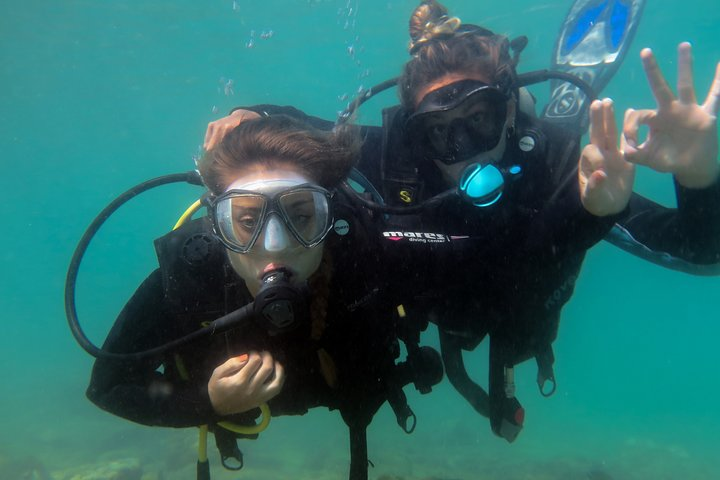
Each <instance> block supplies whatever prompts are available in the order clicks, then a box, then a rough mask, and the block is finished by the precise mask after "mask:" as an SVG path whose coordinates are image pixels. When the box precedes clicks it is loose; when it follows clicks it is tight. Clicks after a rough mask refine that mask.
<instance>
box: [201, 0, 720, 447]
mask: <svg viewBox="0 0 720 480" xmlns="http://www.w3.org/2000/svg"><path fill="white" fill-rule="evenodd" d="M590 3H592V2H590ZM621 3H622V2H605V3H602V5H601V7H602V8H600V7H598V5H597V2H594V3H592V5H593V9H592V10H586V11H584V12H583V11H581V10H582V9H581V8H580V7H583V5H584V6H585V7H587V6H588V5H589V3H588V2H587V1H584V0H578V1H577V2H576V4H575V6H574V7H573V9H572V10H571V13H573V18H572V19H571V20H570V21H568V22H566V25H567V26H569V27H568V28H574V29H576V32H575V33H577V34H576V35H570V36H564V35H563V36H561V38H564V39H569V40H564V41H562V42H559V44H558V46H557V48H558V51H561V52H563V55H564V56H565V57H568V58H571V59H572V55H573V51H581V52H582V54H584V55H585V56H587V54H588V52H591V47H597V43H598V42H597V40H598V39H599V38H603V35H606V36H609V37H610V40H612V41H610V40H608V41H607V42H606V43H605V44H603V45H605V46H606V48H607V49H608V51H607V52H605V53H606V54H607V55H604V56H602V55H601V56H600V58H601V61H598V62H597V65H596V66H595V67H588V68H596V69H598V70H597V71H596V72H595V73H597V75H596V76H595V78H596V79H597V82H596V83H594V84H593V85H591V86H593V87H595V88H598V89H599V88H602V86H604V83H607V81H608V80H609V78H608V75H607V74H606V73H607V72H603V71H602V69H604V68H617V63H616V64H615V65H611V66H610V67H608V65H609V64H610V63H612V59H613V58H614V59H617V60H618V63H619V60H621V59H622V56H623V52H624V50H623V51H620V50H622V49H625V50H626V48H627V44H626V43H623V42H629V40H628V38H629V36H631V35H630V34H629V32H631V30H630V27H629V26H630V25H633V19H632V15H634V14H639V13H638V12H640V11H641V10H642V3H643V2H641V1H634V2H630V3H631V5H632V8H631V9H629V10H627V11H619V10H618V9H620V8H624V5H625V4H624V3H623V4H622V5H620V4H621ZM578 5H579V7H578ZM575 7H578V8H575ZM596 7H597V8H596ZM618 18H619V19H624V21H623V22H620V24H619V25H615V24H613V23H612V22H613V21H614V20H616V19H618ZM582 22H585V23H584V24H583V23H582ZM603 29H605V30H603ZM613 29H617V30H613ZM616 34H617V35H616ZM410 37H411V42H410V49H409V50H410V53H411V55H412V58H411V59H410V60H409V61H408V62H407V63H406V64H405V66H404V69H403V72H402V75H401V76H400V78H399V80H398V82H397V84H398V90H399V96H400V99H401V105H399V106H395V107H391V108H388V109H385V110H384V111H383V125H382V127H381V128H380V127H364V131H363V136H364V139H365V141H364V144H363V148H362V156H361V161H360V163H359V166H358V168H359V169H360V170H361V171H362V172H363V173H364V175H365V176H366V177H367V178H368V179H369V180H370V182H371V183H373V184H374V185H375V186H376V187H377V189H378V190H379V191H380V192H381V194H382V197H383V199H384V204H383V205H378V203H379V202H375V205H374V207H375V208H378V209H379V210H381V211H384V212H385V213H386V214H388V215H389V216H388V217H387V225H386V226H385V227H384V232H383V235H384V238H385V239H386V241H387V242H388V243H390V244H391V247H389V248H390V249H391V252H392V253H391V255H395V256H402V255H407V261H406V262H405V266H404V269H405V270H404V272H403V273H404V274H405V275H407V276H409V277H411V278H414V281H415V287H416V288H417V290H418V293H417V295H416V299H415V301H414V302H408V303H406V305H405V307H406V310H407V312H408V315H417V316H421V317H423V318H428V319H430V320H431V321H432V322H434V323H436V324H437V326H438V329H439V332H440V338H441V347H442V356H443V360H444V365H445V369H446V373H447V375H448V378H449V380H450V381H451V383H452V384H453V386H454V387H455V388H456V389H457V390H458V392H460V393H461V394H462V396H463V397H464V398H466V400H467V401H468V402H469V403H470V404H471V405H472V406H473V408H474V409H475V410H476V411H477V412H478V413H480V414H481V415H483V416H486V417H488V418H489V420H490V424H491V427H492V430H493V432H494V433H495V434H497V435H498V436H500V437H502V438H505V439H506V440H507V441H510V442H511V441H513V440H514V439H515V438H516V437H517V435H518V434H519V432H520V430H521V429H522V425H523V422H524V410H523V408H522V406H521V404H520V402H519V401H518V399H517V397H516V395H515V383H514V366H515V365H517V364H518V363H521V362H523V361H525V360H527V359H530V358H535V360H536V362H537V365H538V377H537V382H538V386H539V389H540V391H541V393H542V394H543V395H546V396H547V395H551V394H552V393H553V392H554V391H555V388H556V379H555V375H554V371H553V364H554V360H555V359H554V355H553V351H552V343H553V341H554V340H555V338H556V336H557V331H558V327H559V321H560V313H561V310H562V307H563V306H564V305H565V304H566V303H567V302H568V301H569V300H570V298H571V296H572V293H573V290H574V286H575V283H576V281H577V279H578V275H579V273H580V268H581V265H582V262H583V260H584V257H585V253H586V251H587V250H588V249H589V248H590V247H592V246H593V245H594V244H595V243H597V242H598V241H600V240H602V239H604V238H606V239H608V240H610V241H611V242H612V243H614V244H616V245H618V246H620V247H621V248H624V249H626V250H627V251H629V252H631V253H633V254H635V255H638V256H640V257H641V258H645V259H647V260H649V261H652V262H655V263H657V264H659V265H662V266H664V267H667V268H672V269H676V270H679V271H683V272H687V273H691V274H697V275H717V274H719V273H720V182H719V181H718V176H719V173H720V164H719V163H718V133H717V120H716V119H717V113H718V109H719V108H720V100H719V97H720V65H719V66H718V68H717V70H716V74H715V79H714V82H713V85H712V87H711V89H710V92H709V94H708V97H707V100H706V101H705V103H704V104H702V105H699V104H697V101H696V98H695V92H694V88H693V86H692V66H691V51H690V50H691V49H690V45H689V44H687V43H683V44H680V46H679V47H678V66H679V79H678V94H679V97H677V98H676V97H675V95H674V94H673V93H672V91H671V90H670V88H669V86H668V84H667V82H666V81H665V79H664V78H663V76H662V74H661V72H660V70H659V68H658V65H657V62H656V60H655V57H654V55H653V54H652V52H651V51H650V50H649V49H645V50H643V51H642V52H641V59H642V62H643V67H644V69H645V72H646V74H647V77H648V81H649V83H650V87H651V90H652V92H653V94H654V96H655V98H656V100H657V103H658V108H657V109H656V110H639V111H635V110H628V113H627V114H626V115H625V120H624V125H623V128H622V136H621V140H620V144H618V136H619V132H618V128H617V126H616V123H615V119H614V106H613V103H612V101H611V100H609V99H604V100H595V101H593V102H592V103H591V105H589V113H588V108H587V107H588V105H587V104H588V103H590V102H589V100H588V101H587V102H586V104H585V106H584V107H582V106H581V108H577V109H576V110H574V113H573V115H574V116H572V117H566V118H565V119H564V121H558V115H557V114H558V112H559V110H557V109H556V110H551V109H546V110H545V112H544V114H543V116H542V117H541V118H537V117H536V116H535V115H534V114H533V112H532V111H528V110H527V109H526V108H524V107H523V105H522V102H523V97H524V95H525V93H524V91H523V89H522V87H524V86H526V85H527V84H528V83H532V82H533V81H534V80H532V79H546V78H548V77H547V76H543V75H540V74H535V75H532V74H518V72H517V66H518V64H519V59H520V51H521V50H522V48H523V47H524V46H525V44H526V43H527V39H525V38H522V37H521V38H520V39H516V40H513V41H510V40H509V39H508V38H507V37H505V36H503V35H498V34H495V33H493V32H492V31H490V30H488V29H486V28H483V27H480V26H476V25H472V24H465V23H462V22H460V20H459V19H457V18H455V17H450V16H449V15H448V12H447V9H445V8H444V7H443V6H442V5H441V4H439V3H438V2H436V1H424V2H422V3H421V5H420V6H419V7H418V8H417V9H416V10H415V12H414V13H413V15H412V16H411V19H410ZM586 39H592V41H591V42H590V41H589V42H585V40H586ZM618 39H619V40H620V41H619V42H618ZM584 42H585V43H584ZM612 48H615V49H616V50H617V51H610V49H612ZM573 49H576V50H573ZM601 53H602V52H601ZM578 55H580V54H578ZM608 58H609V59H610V60H609V61H608V62H605V61H604V60H603V59H608ZM570 63H572V62H570ZM575 83H576V84H577V85H580V86H582V88H585V89H586V90H587V88H586V87H587V85H584V82H581V81H575ZM553 92H560V93H559V94H562V90H561V89H555V90H554V91H553ZM373 93H374V92H373ZM555 100H557V99H556V98H554V97H553V98H552V99H551V102H554V101H555ZM362 101H364V98H363V99H362ZM359 103H361V101H360V102H357V105H359ZM277 113H287V114H291V115H295V116H299V117H301V118H306V119H309V120H310V121H312V122H313V123H314V124H315V125H317V126H319V127H322V128H332V126H333V122H327V121H323V120H321V119H317V118H311V117H307V116H306V115H305V114H304V113H302V112H300V111H298V110H296V109H294V108H292V107H278V106H272V105H258V106H253V107H245V108H242V109H238V110H235V111H234V112H233V113H232V114H231V115H230V116H229V117H226V118H224V119H221V120H218V121H216V122H213V123H211V124H210V125H209V126H208V131H207V134H206V145H208V146H209V145H212V144H213V143H214V142H215V141H217V139H218V138H221V137H222V135H223V132H224V131H225V130H226V129H227V128H232V126H234V125H236V124H237V123H239V122H243V121H244V120H245V119H247V118H251V117H254V116H257V115H259V114H263V115H270V116H272V115H275V114H277ZM584 116H589V119H590V123H591V125H592V127H591V131H590V144H589V145H587V146H585V147H584V148H583V149H581V148H580V139H581V135H582V133H583V128H582V123H583V122H582V119H583V117H584ZM568 118H569V119H570V120H568ZM641 126H647V127H648V129H649V134H648V136H647V138H646V139H645V140H644V141H642V140H641V139H640V138H639V133H638V132H639V129H640V127H641ZM573 127H574V128H573ZM636 164H638V165H644V166H647V167H649V168H651V169H654V170H657V171H660V172H664V173H670V174H672V175H673V180H674V184H675V192H676V198H677V208H676V209H671V208H665V207H662V206H660V205H658V204H656V203H654V202H652V201H650V200H648V199H645V198H643V197H641V196H639V195H637V194H635V193H633V192H632V188H633V183H634V175H635V165H636ZM368 204H369V203H368ZM403 213H407V214H406V215H403ZM418 239H424V240H425V241H418ZM428 265H431V266H430V267H429V270H430V271H431V272H432V275H431V276H429V277H427V278H423V277H422V275H415V274H414V273H413V269H414V268H420V267H422V268H426V267H427V266H428ZM485 337H488V338H489V340H490V359H489V385H488V387H487V389H486V388H483V387H481V386H480V385H478V384H477V383H476V382H474V381H473V380H472V379H471V378H470V377H469V375H468V374H467V372H466V370H465V367H464V364H463V358H462V351H463V350H473V349H474V348H476V347H477V345H478V344H479V343H480V342H481V341H482V340H483V339H484V338H485Z"/></svg>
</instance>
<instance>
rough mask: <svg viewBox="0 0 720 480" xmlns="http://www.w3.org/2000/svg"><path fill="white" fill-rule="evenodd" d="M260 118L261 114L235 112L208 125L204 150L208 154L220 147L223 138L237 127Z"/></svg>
mask: <svg viewBox="0 0 720 480" xmlns="http://www.w3.org/2000/svg"><path fill="white" fill-rule="evenodd" d="M259 117H260V115H259V114H257V113H255V112H252V111H250V110H235V111H234V112H232V113H231V114H230V115H228V116H227V117H223V118H221V119H220V120H215V121H214V122H210V123H208V128H207V131H206V132H205V142H204V143H203V148H204V149H205V151H206V152H207V151H208V150H211V149H212V148H213V147H215V146H216V145H218V144H219V143H220V142H221V141H222V139H223V138H225V135H227V134H228V132H229V131H230V130H232V129H233V128H235V127H237V126H238V125H240V124H241V123H242V122H244V121H245V120H251V119H253V118H259Z"/></svg>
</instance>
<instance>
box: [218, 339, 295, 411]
mask: <svg viewBox="0 0 720 480" xmlns="http://www.w3.org/2000/svg"><path fill="white" fill-rule="evenodd" d="M284 383H285V372H284V370H283V367H282V365H280V363H278V362H276V361H274V360H273V358H272V356H271V355H270V354H269V353H268V352H262V353H257V352H250V353H249V354H246V355H240V356H239V357H234V358H231V359H230V360H228V361H226V362H225V363H223V364H222V365H220V366H219V367H217V368H216V369H215V371H214V372H213V374H212V376H211V377H210V381H209V382H208V394H209V395H210V402H211V403H212V406H213V408H214V409H215V411H216V412H217V413H219V414H220V415H231V414H233V413H241V412H246V411H248V410H251V409H253V408H256V407H258V406H260V404H262V403H265V402H267V401H268V400H270V399H271V398H273V397H274V396H275V395H277V394H278V393H280V390H281V389H282V386H283V384H284Z"/></svg>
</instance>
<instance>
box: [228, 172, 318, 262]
mask: <svg viewBox="0 0 720 480" xmlns="http://www.w3.org/2000/svg"><path fill="white" fill-rule="evenodd" d="M214 208H215V222H216V231H217V233H218V235H219V236H220V237H221V239H222V240H223V243H225V245H226V246H228V247H229V248H231V249H232V250H234V251H237V252H240V253H245V252H247V251H248V250H250V249H251V248H252V246H253V245H254V244H255V241H256V240H257V239H258V237H259V236H260V235H261V233H262V231H263V229H264V228H266V226H267V224H268V218H269V217H270V215H271V214H276V215H277V216H278V217H279V218H280V219H281V220H282V222H283V224H284V226H285V227H287V229H288V231H289V232H290V233H291V234H292V236H293V237H295V239H296V240H297V241H298V242H299V243H300V244H301V245H303V246H305V247H312V246H315V245H317V244H318V243H320V242H321V241H322V240H323V239H324V238H325V235H327V233H328V231H329V229H330V226H331V224H332V217H331V213H330V193H329V192H327V191H326V190H324V189H322V188H320V187H315V186H299V187H293V188H291V189H288V190H285V191H282V192H280V193H278V194H277V195H275V196H273V197H268V196H267V195H264V194H260V193H255V192H249V191H242V190H231V191H230V192H227V193H225V194H224V195H222V196H221V197H219V198H218V199H217V201H216V203H215V207H214Z"/></svg>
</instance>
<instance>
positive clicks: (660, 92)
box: [640, 48, 675, 109]
mask: <svg viewBox="0 0 720 480" xmlns="http://www.w3.org/2000/svg"><path fill="white" fill-rule="evenodd" d="M640 59H641V60H642V64H643V68H644V69H645V75H646V76H647V79H648V83H650V89H651V90H652V92H653V96H654V97H655V101H657V104H658V108H660V109H665V108H668V107H670V104H671V103H672V101H673V100H674V99H675V96H674V95H673V93H672V90H670V86H669V85H668V83H667V81H665V77H663V74H662V72H661V71H660V67H659V66H658V63H657V60H655V55H653V53H652V50H650V49H649V48H644V49H643V50H642V51H641V52H640Z"/></svg>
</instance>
